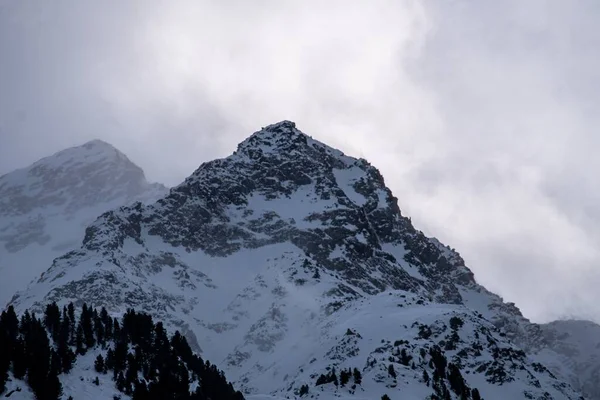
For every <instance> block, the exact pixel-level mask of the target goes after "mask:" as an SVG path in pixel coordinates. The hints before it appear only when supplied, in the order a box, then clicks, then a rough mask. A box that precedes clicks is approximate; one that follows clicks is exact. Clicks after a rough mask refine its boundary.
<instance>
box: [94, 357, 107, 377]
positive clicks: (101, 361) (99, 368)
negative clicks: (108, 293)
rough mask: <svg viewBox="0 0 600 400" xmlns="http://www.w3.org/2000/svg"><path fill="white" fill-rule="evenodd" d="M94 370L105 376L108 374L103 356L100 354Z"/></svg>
mask: <svg viewBox="0 0 600 400" xmlns="http://www.w3.org/2000/svg"><path fill="white" fill-rule="evenodd" d="M94 368H95V369H96V372H98V373H101V374H103V373H105V372H106V367H105V365H104V357H102V354H98V357H96V361H95V362H94Z"/></svg>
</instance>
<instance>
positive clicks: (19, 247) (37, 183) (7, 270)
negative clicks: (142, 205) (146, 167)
mask: <svg viewBox="0 0 600 400" xmlns="http://www.w3.org/2000/svg"><path fill="white" fill-rule="evenodd" d="M166 192H167V189H166V188H165V187H164V186H162V185H159V184H151V183H148V182H147V181H146V179H145V177H144V172H143V171H142V170H141V169H140V168H139V167H138V166H136V165H135V164H133V163H132V162H131V161H130V160H129V159H128V158H127V157H126V156H125V155H124V154H123V153H121V152H120V151H118V150H117V149H115V148H114V147H112V146H111V145H109V144H107V143H104V142H102V141H99V140H95V141H91V142H88V143H86V144H84V145H82V146H79V147H74V148H70V149H66V150H63V151H61V152H59V153H56V154H54V155H52V156H50V157H47V158H44V159H42V160H40V161H38V162H36V163H34V164H33V165H31V166H29V167H27V168H24V169H19V170H16V171H14V172H11V173H9V174H7V175H4V176H0V276H1V277H2V279H0V304H6V303H7V302H8V300H9V299H10V298H11V296H12V295H13V294H14V293H15V292H16V291H17V290H21V289H24V288H25V287H26V285H27V284H28V283H29V282H30V281H31V280H33V279H34V278H35V279H37V278H39V276H40V274H41V273H42V272H44V271H45V270H46V269H48V265H49V264H50V263H51V262H52V259H54V258H55V257H57V256H59V255H61V254H64V253H65V252H66V251H68V250H71V249H73V248H77V247H79V246H81V241H82V238H83V234H84V232H85V227H86V226H87V225H89V224H90V223H92V222H93V221H94V220H95V219H96V218H97V217H98V216H99V215H100V214H102V213H103V212H105V211H107V210H110V209H114V208H116V207H120V206H122V205H126V204H130V203H131V202H133V201H136V200H140V201H149V202H152V201H155V200H156V199H158V198H159V197H162V196H163V195H164V194H166Z"/></svg>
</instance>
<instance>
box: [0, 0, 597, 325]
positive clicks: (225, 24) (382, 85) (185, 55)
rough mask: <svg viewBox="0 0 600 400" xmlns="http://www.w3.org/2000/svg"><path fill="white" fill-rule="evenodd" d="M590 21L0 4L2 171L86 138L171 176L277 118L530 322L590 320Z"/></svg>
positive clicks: (443, 5)
mask: <svg viewBox="0 0 600 400" xmlns="http://www.w3.org/2000/svg"><path fill="white" fill-rule="evenodd" d="M599 22H600V2H598V1H596V0H580V1H564V0H555V1H554V0H546V1H542V0H527V1H523V0H503V1H496V0H481V1H470V0H424V1H421V0H419V1H417V0H415V1H399V0H390V1H383V0H382V1H376V0H372V1H368V2H366V1H350V0H339V1H338V0H328V1H279V0H277V1H275V0H274V1H268V0H256V1H253V2H247V1H243V0H227V1H185V0H178V1H167V0H164V1H158V0H143V1H142V0H140V1H134V0H130V1H126V2H124V1H121V0H103V1H95V2H91V1H67V0H64V1H63V0H56V1H52V2H48V1H43V0H38V1H33V0H32V1H29V0H19V1H16V0H0V173H5V172H9V171H10V170H12V169H15V168H18V167H22V166H26V165H28V164H29V163H31V162H33V161H35V160H37V159H39V158H41V157H43V156H46V155H49V154H51V153H53V152H55V151H58V150H61V149H63V148H66V147H69V146H73V145H78V144H81V143H83V142H85V141H87V140H90V139H93V138H100V139H104V140H105V141H108V142H110V143H112V144H113V145H115V146H116V147H118V148H119V149H121V150H122V151H123V152H125V153H126V154H128V155H129V156H130V158H131V159H132V160H133V161H134V162H136V163H137V164H139V165H140V166H142V167H143V168H144V169H145V171H146V173H147V176H148V178H149V179H151V180H153V181H160V182H163V183H166V184H169V185H173V184H176V183H178V182H180V181H181V180H183V178H184V177H185V176H187V175H188V174H190V173H191V172H192V171H193V170H194V169H195V168H196V167H197V166H198V165H199V164H200V163H201V162H203V161H206V160H209V159H212V158H215V157H222V156H226V155H228V154H229V153H231V152H232V151H233V150H234V148H235V145H236V144H237V143H238V142H239V141H241V140H243V139H244V138H245V137H246V136H249V135H250V134H251V133H252V132H254V131H256V130H258V129H260V127H262V126H264V125H267V124H269V123H273V122H276V121H279V120H282V119H290V120H293V121H295V122H296V123H297V125H298V127H299V128H300V129H301V130H303V131H304V132H305V133H308V134H310V135H311V136H313V137H315V138H317V139H319V140H321V141H325V142H327V143H329V144H331V145H333V146H335V147H338V148H340V149H342V150H343V151H345V152H346V153H348V154H350V155H355V156H361V157H365V158H367V159H368V160H370V161H371V163H373V164H374V165H376V166H377V167H379V168H380V169H381V171H382V172H383V174H384V176H385V177H386V181H387V183H388V185H389V186H390V187H391V188H392V190H393V191H394V193H395V195H396V196H397V197H399V199H400V205H401V207H402V209H403V212H404V214H406V215H409V216H411V217H412V219H413V222H414V223H415V225H416V226H417V228H419V229H422V230H423V231H424V232H425V233H426V234H428V235H431V236H436V237H438V238H439V239H440V240H442V241H443V242H444V243H447V244H449V245H450V246H452V247H454V248H456V249H457V250H458V251H459V252H460V253H461V254H462V255H463V257H464V258H465V259H466V261H467V264H468V265H469V266H470V267H471V269H472V270H473V271H474V272H475V274H476V277H477V279H478V281H479V282H481V283H483V284H484V285H485V286H486V287H488V288H489V289H490V290H493V291H495V292H497V293H499V294H501V295H502V296H503V297H504V298H505V300H507V301H513V302H515V303H517V305H518V306H519V307H520V308H521V309H522V311H523V312H524V313H525V314H526V315H527V316H528V317H530V318H532V319H533V320H535V321H546V320H549V319H553V318H558V317H564V316H575V317H586V318H593V319H595V320H596V321H600V290H598V287H599V286H600V272H598V271H600V248H599V246H598V243H599V240H600V227H599V226H600V225H599V222H600V203H599V198H600V185H599V184H597V183H596V180H597V178H596V176H597V171H600V157H599V156H598V155H597V153H598V151H599V149H600V135H598V134H597V133H596V132H595V130H596V127H597V126H599V123H598V118H599V115H600V114H599V113H598V112H597V107H598V104H599V101H598V100H599V98H598V97H599V96H600V90H598V89H599V87H598V84H599V82H600V77H599V73H600V72H598V71H600V56H599V55H598V51H597V49H598V48H600V29H599V28H598V26H599Z"/></svg>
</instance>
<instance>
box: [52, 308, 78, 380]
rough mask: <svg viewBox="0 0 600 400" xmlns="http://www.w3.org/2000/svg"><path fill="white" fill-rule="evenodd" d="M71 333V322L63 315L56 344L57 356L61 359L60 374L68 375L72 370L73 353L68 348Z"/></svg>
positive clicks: (66, 315) (65, 314)
mask: <svg viewBox="0 0 600 400" xmlns="http://www.w3.org/2000/svg"><path fill="white" fill-rule="evenodd" d="M70 332H71V321H70V320H69V316H68V314H67V313H63V319H62V321H61V323H60V330H59V334H58V341H57V343H56V347H57V351H58V355H59V356H60V359H61V364H62V372H64V373H69V371H71V369H72V368H73V362H74V361H75V353H74V352H73V350H71V347H70V346H69V342H70Z"/></svg>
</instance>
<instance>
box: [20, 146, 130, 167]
mask: <svg viewBox="0 0 600 400" xmlns="http://www.w3.org/2000/svg"><path fill="white" fill-rule="evenodd" d="M106 161H110V162H119V161H120V162H123V163H126V164H131V165H134V164H133V163H132V162H131V161H130V160H129V159H128V158H127V156H126V155H125V154H123V153H122V152H121V151H119V150H118V149H117V148H116V147H114V146H113V145H111V144H110V143H107V142H105V141H103V140H100V139H94V140H90V141H89V142H86V143H84V144H82V145H79V146H73V147H69V148H66V149H64V150H61V151H59V152H57V153H54V154H53V155H51V156H48V157H44V158H42V159H41V160H39V161H37V162H35V163H34V164H33V165H32V167H34V168H35V167H40V166H45V167H47V168H60V167H67V168H68V167H73V166H77V165H81V164H89V163H95V162H106Z"/></svg>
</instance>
